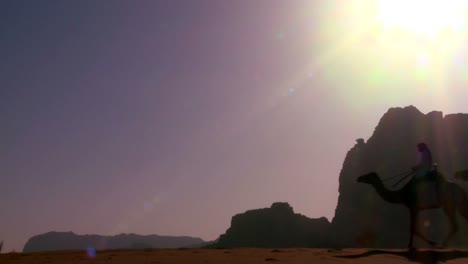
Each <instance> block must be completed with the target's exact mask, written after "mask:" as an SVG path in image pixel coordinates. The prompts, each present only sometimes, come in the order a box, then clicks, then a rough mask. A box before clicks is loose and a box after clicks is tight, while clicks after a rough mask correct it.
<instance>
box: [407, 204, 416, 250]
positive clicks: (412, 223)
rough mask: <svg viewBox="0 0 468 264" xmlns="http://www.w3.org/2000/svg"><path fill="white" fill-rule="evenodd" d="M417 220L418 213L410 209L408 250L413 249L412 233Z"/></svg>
mask: <svg viewBox="0 0 468 264" xmlns="http://www.w3.org/2000/svg"><path fill="white" fill-rule="evenodd" d="M417 218H418V212H417V211H416V210H414V209H412V208H410V232H409V233H410V238H409V242H408V248H409V249H413V248H414V247H413V238H414V232H415V230H416V221H417Z"/></svg>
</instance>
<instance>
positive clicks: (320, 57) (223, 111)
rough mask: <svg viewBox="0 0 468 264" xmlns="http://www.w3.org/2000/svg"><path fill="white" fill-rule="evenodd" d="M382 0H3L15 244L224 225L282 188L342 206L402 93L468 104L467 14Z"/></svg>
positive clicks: (5, 217) (7, 178) (3, 235)
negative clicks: (359, 153)
mask: <svg viewBox="0 0 468 264" xmlns="http://www.w3.org/2000/svg"><path fill="white" fill-rule="evenodd" d="M371 2H372V1H370V0H354V1H348V2H345V3H344V2H343V1H338V0H317V1H312V0H310V1H305V0H304V1H301V0H294V1H282V0H258V1H250V0H236V1H219V0H196V1H195V0H194V1H185V0H139V1H128V0H126V1H122V0H112V1H110V0H103V1H97V0H81V1H59V0H43V1H33V0H29V1H25V0H4V1H1V2H0V121H1V124H2V126H1V128H2V129H1V130H0V212H1V213H0V240H4V242H5V246H4V251H5V250H6V251H11V250H16V251H21V250H22V248H23V245H24V243H25V242H26V241H27V239H28V238H30V237H31V236H33V235H37V234H41V233H45V232H49V231H73V232H75V233H77V234H101V235H115V234H120V233H138V234H159V235H187V236H194V237H200V238H202V239H204V240H214V239H216V238H217V237H218V236H219V235H221V234H223V233H224V232H225V231H226V229H227V228H228V227H229V226H230V220H231V217H232V216H233V215H235V214H238V213H242V212H244V211H246V210H250V209H256V208H265V207H269V206H270V205H271V204H272V203H273V202H278V201H282V202H289V203H290V205H291V206H292V207H293V208H294V210H295V212H297V213H301V214H303V215H306V216H308V217H311V218H318V217H322V216H325V217H327V218H328V219H329V220H330V221H331V220H332V218H333V216H334V210H335V207H336V203H337V198H338V177H339V173H340V170H341V167H342V164H343V161H344V158H345V155H346V152H347V151H348V150H349V149H350V148H351V147H352V146H353V145H354V144H355V140H356V139H358V138H364V139H367V138H368V137H370V135H371V134H372V132H373V130H374V128H375V126H376V125H377V123H378V121H379V119H380V118H381V116H382V115H383V114H384V113H385V112H386V111H387V110H388V108H390V107H404V106H408V105H414V106H416V107H417V108H418V109H419V110H421V111H422V112H424V113H427V112H430V111H432V110H439V111H443V112H444V113H445V114H449V113H458V112H464V113H468V105H467V104H466V103H465V98H467V96H468V91H467V89H465V85H466V83H467V81H468V75H467V74H468V69H466V68H465V65H464V64H463V63H464V62H465V60H464V58H466V56H467V55H468V54H467V53H466V49H463V44H464V43H465V37H466V36H465V29H464V24H460V25H458V27H457V29H456V32H451V31H450V32H448V31H444V32H438V33H437V34H435V35H431V36H428V35H424V34H422V33H421V32H417V33H414V32H413V33H411V32H407V31H405V30H404V29H402V28H390V29H389V28H388V27H385V25H383V24H382V25H381V24H378V19H375V17H373V16H372V14H373V13H372V12H374V11H375V5H372V3H371ZM387 26H388V25H387ZM465 46H466V45H465ZM465 73H467V74H465Z"/></svg>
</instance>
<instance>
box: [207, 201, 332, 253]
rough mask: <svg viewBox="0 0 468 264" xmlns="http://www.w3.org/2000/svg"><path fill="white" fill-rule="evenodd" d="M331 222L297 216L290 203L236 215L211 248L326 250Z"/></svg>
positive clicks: (324, 219)
mask: <svg viewBox="0 0 468 264" xmlns="http://www.w3.org/2000/svg"><path fill="white" fill-rule="evenodd" d="M329 227H330V223H329V222H328V220H327V219H326V218H324V217H323V218H319V219H310V218H307V217H306V216H303V215H300V214H295V213H294V211H293V209H292V207H291V206H290V205H289V204H288V203H274V204H273V205H272V206H271V207H270V208H264V209H256V210H249V211H247V212H245V213H242V214H238V215H235V216H234V217H232V220H231V227H230V228H229V229H228V230H227V231H226V233H225V234H223V235H221V236H220V237H219V239H218V241H217V243H215V244H213V245H212V247H325V246H327V245H328V244H329V243H328V241H327V234H328V229H329Z"/></svg>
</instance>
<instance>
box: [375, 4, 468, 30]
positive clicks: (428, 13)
mask: <svg viewBox="0 0 468 264" xmlns="http://www.w3.org/2000/svg"><path fill="white" fill-rule="evenodd" d="M376 2H377V8H378V19H379V21H380V22H381V23H382V24H383V25H384V26H385V27H389V28H399V29H404V30H410V31H413V32H415V33H420V34H425V35H435V34H437V33H439V32H440V31H443V30H454V31H457V30H458V29H460V28H461V27H462V26H463V24H464V23H465V19H464V16H465V12H466V7H467V6H468V3H467V2H466V1H464V0H462V1H454V0H452V1H450V0H445V1H444V0H376Z"/></svg>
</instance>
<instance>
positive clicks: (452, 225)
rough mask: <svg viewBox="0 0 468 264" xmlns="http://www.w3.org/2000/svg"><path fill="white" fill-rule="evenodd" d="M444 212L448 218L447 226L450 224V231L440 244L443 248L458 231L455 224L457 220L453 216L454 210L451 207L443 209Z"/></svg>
mask: <svg viewBox="0 0 468 264" xmlns="http://www.w3.org/2000/svg"><path fill="white" fill-rule="evenodd" d="M444 212H445V214H446V215H447V217H448V218H449V224H450V231H449V233H448V235H447V237H446V238H445V240H444V242H443V243H442V246H443V247H446V246H447V244H448V242H449V240H450V239H451V238H452V237H453V235H455V233H456V232H457V231H458V224H457V219H456V216H455V208H453V206H450V207H444Z"/></svg>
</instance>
